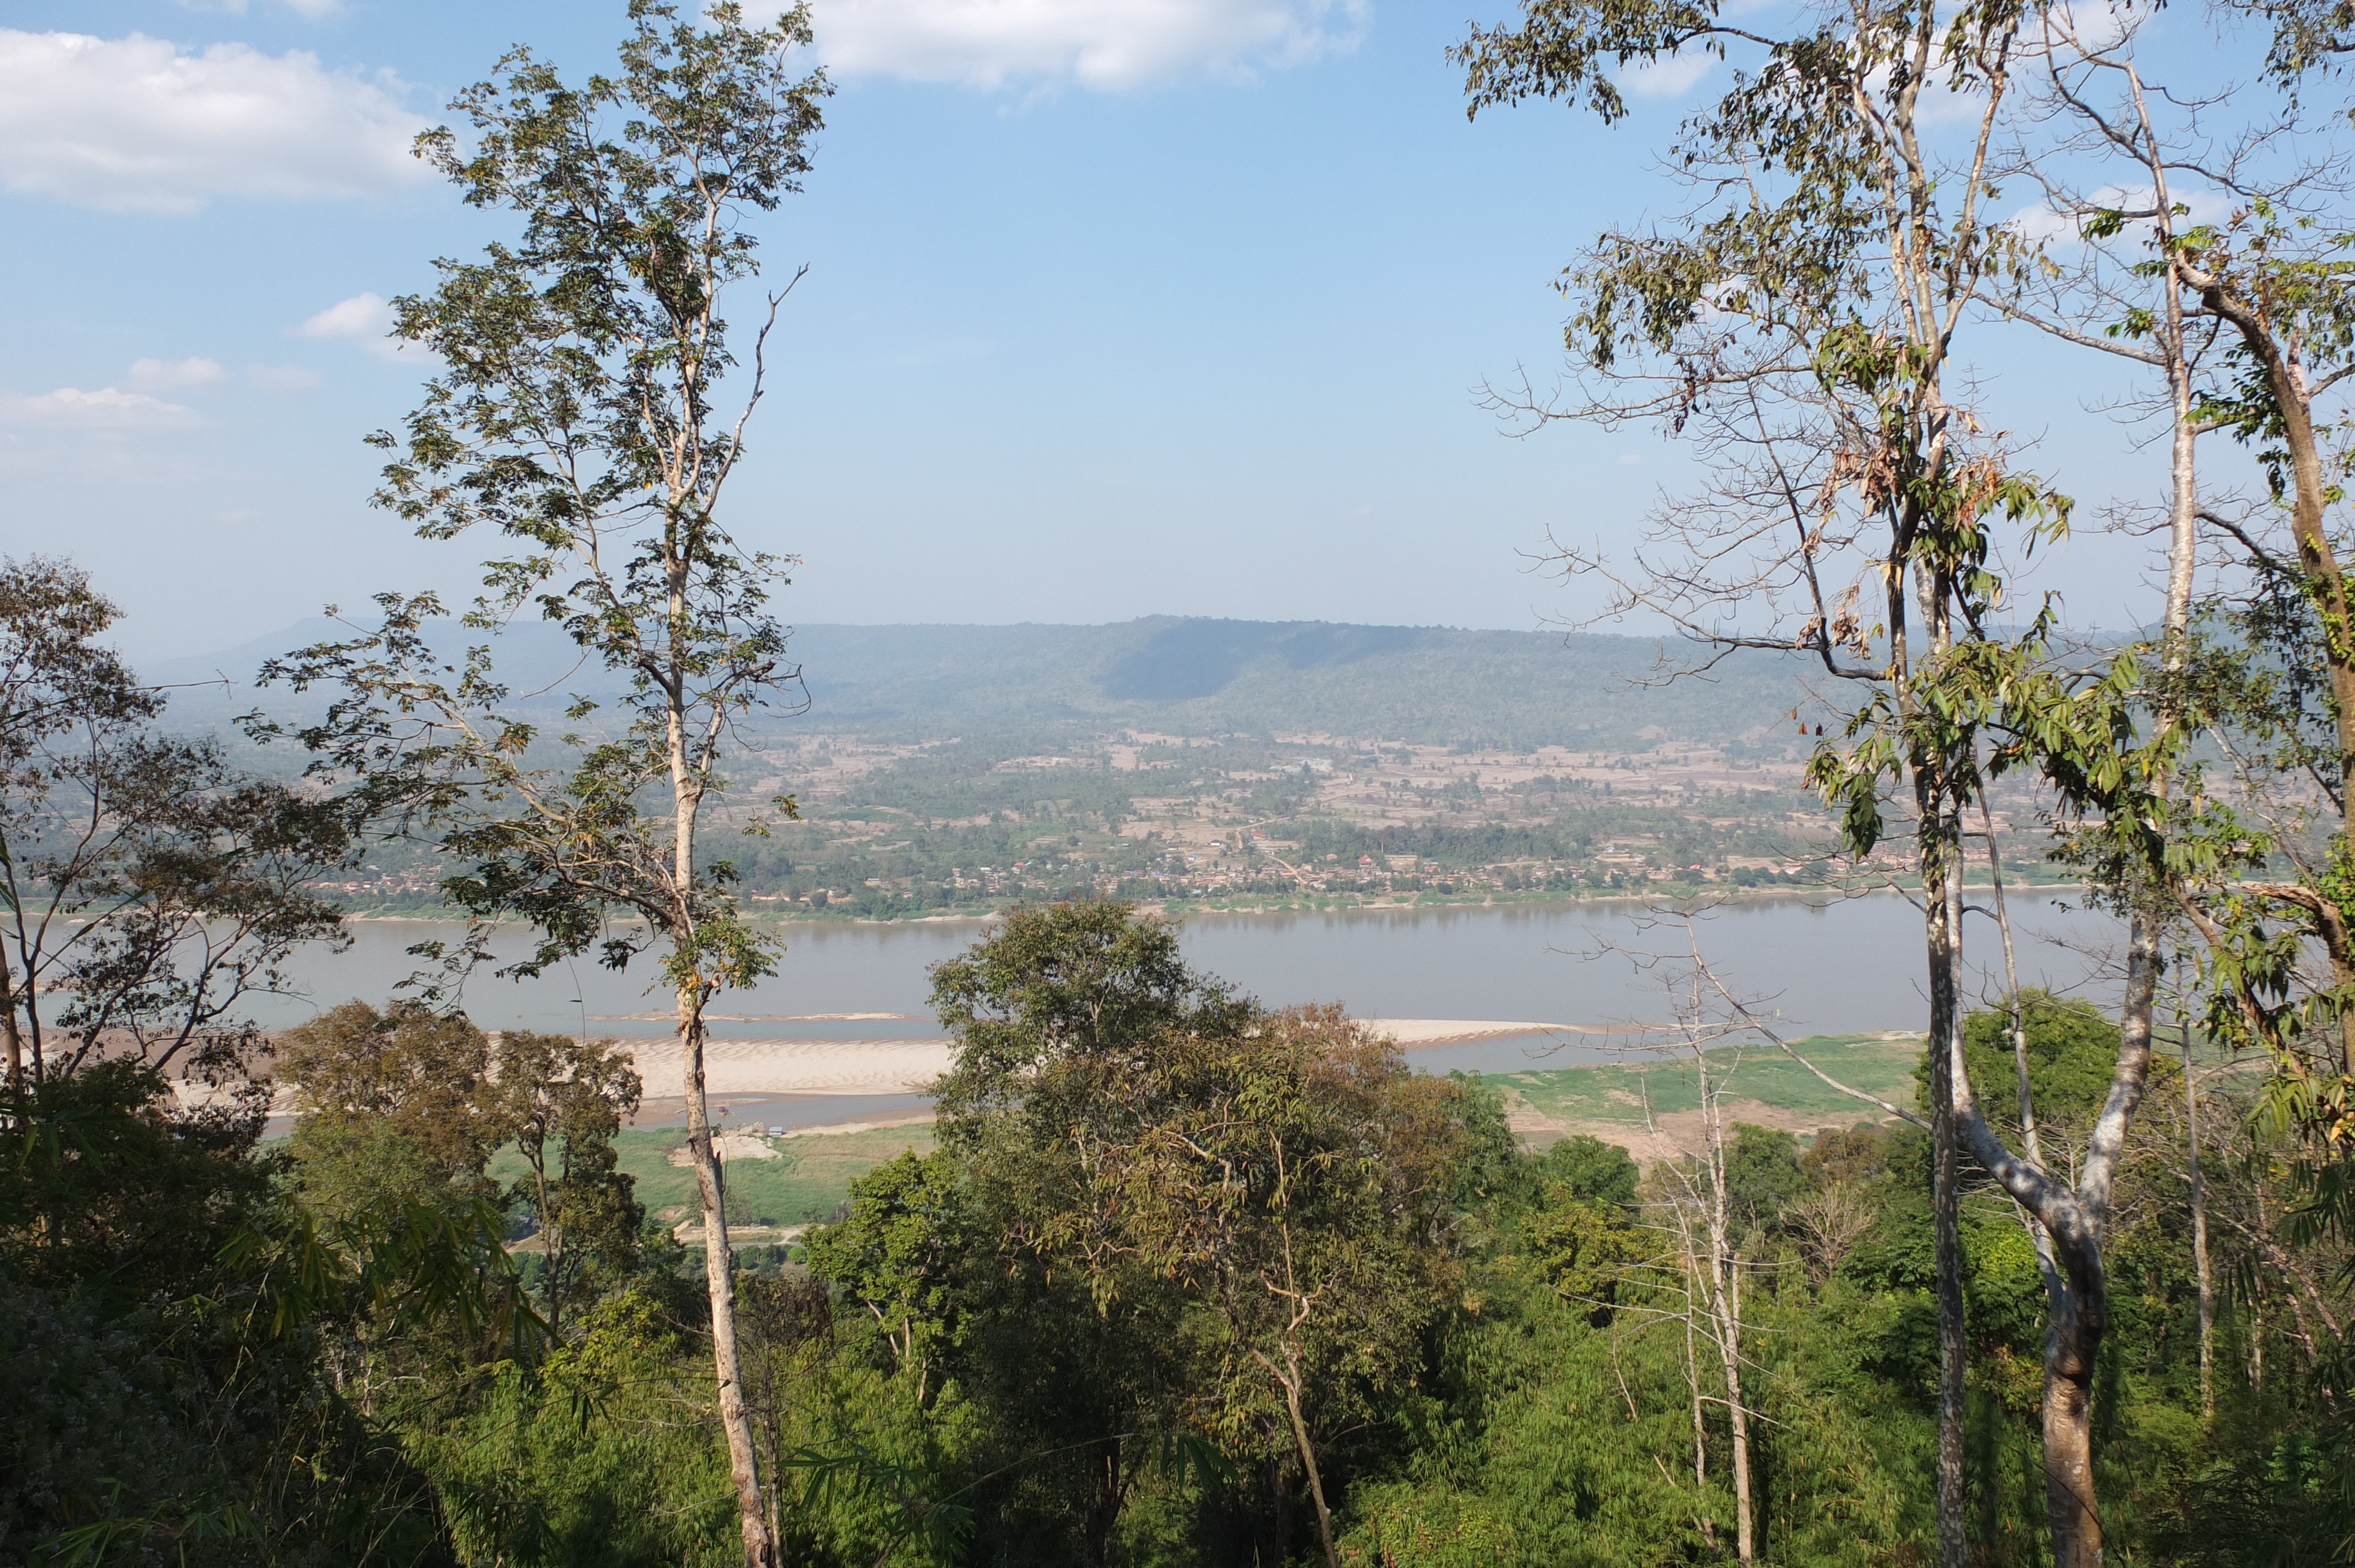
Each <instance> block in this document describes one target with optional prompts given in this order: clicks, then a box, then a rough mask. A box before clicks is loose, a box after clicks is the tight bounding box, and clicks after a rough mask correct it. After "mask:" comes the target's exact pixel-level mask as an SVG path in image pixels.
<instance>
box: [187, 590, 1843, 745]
mask: <svg viewBox="0 0 2355 1568" xmlns="http://www.w3.org/2000/svg"><path fill="white" fill-rule="evenodd" d="M327 631H328V628H327V626H326V623H325V622H312V623H306V624H304V625H300V626H294V627H290V628H288V629H287V630H285V631H283V632H280V633H277V634H274V635H273V636H271V637H266V638H261V639H258V640H256V641H253V642H250V643H248V644H246V645H244V646H243V647H240V648H236V649H231V650H228V651H225V652H219V653H214V654H208V655H205V656H203V657H199V658H194V659H181V660H172V661H166V662H160V663H156V664H154V665H152V666H150V667H149V669H148V670H147V671H146V672H145V673H146V674H147V677H148V678H149V679H151V680H155V681H164V682H176V683H185V682H193V681H200V680H203V679H205V678H207V677H208V676H210V675H212V674H213V673H216V672H218V673H223V674H226V675H228V676H229V678H230V679H231V680H232V681H233V682H244V681H250V678H251V673H252V672H253V671H254V670H256V669H258V668H259V667H260V665H261V662H263V661H264V660H265V659H267V658H269V657H271V656H272V655H273V654H277V653H282V652H286V651H287V650H288V649H290V648H292V647H293V646H296V645H297V644H299V643H301V642H304V641H310V640H313V639H315V638H317V637H320V636H323V635H325V634H326V633H327ZM451 641H452V644H453V648H454V647H455V646H456V645H457V644H458V643H459V641H460V638H459V637H458V636H456V635H454V634H453V637H452V639H451ZM501 641H502V642H503V643H505V644H506V646H505V647H503V648H502V649H501V651H500V656H499V666H500V668H501V670H502V671H503V672H504V673H506V675H507V677H508V679H509V681H510V683H511V684H513V685H514V686H515V687H516V688H517V689H518V690H534V689H539V688H543V687H544V688H547V689H548V690H549V692H550V693H551V698H550V700H554V699H555V698H557V697H560V696H561V695H562V694H565V693H568V692H576V691H586V692H587V694H591V695H595V694H598V692H597V688H598V686H599V685H601V684H603V683H604V682H601V681H599V680H597V679H594V678H592V674H591V672H587V671H578V672H576V671H574V670H572V668H571V666H572V664H573V659H572V650H571V648H570V644H569V643H567V642H566V641H564V639H563V638H562V637H561V636H560V635H559V634H558V633H557V632H555V631H554V630H552V629H550V628H547V627H542V626H537V625H534V626H527V627H522V628H518V629H517V630H515V631H512V632H509V633H507V634H506V635H505V636H504V637H503V638H502V639H501ZM793 651H794V657H796V658H797V659H798V660H800V662H801V664H802V667H803V670H804V672H805V681H806V683H807V687H808V693H809V711H808V713H807V714H806V715H804V717H802V718H801V719H800V720H798V721H797V722H796V726H795V727H804V728H808V729H813V730H815V731H818V732H821V733H843V732H852V731H856V732H865V733H875V734H888V735H894V736H903V737H906V738H921V737H931V736H942V735H948V734H960V733H971V732H975V731H987V730H996V729H1010V728H1022V729H1033V728H1039V727H1061V726H1072V727H1080V728H1086V729H1092V730H1108V729H1117V728H1134V729H1140V730H1152V731H1159V732H1163V733H1170V734H1181V735H1216V734H1223V733H1229V732H1237V731H1241V732H1247V733H1254V734H1268V733H1294V732H1322V733H1325V734H1330V735H1337V736H1357V737H1373V736H1379V737H1382V738H1389V739H1399V740H1411V741H1418V742H1423V743H1426V744H1453V743H1456V742H1479V743H1485V744H1494V745H1506V746H1517V747H1529V746H1540V745H1546V744H1561V745H1569V746H1576V747H1582V748H1585V747H1592V748H1596V749H1628V748H1640V747H1644V746H1645V745H1646V744H1648V743H1650V742H1653V741H1657V740H1678V741H1684V740H1692V741H1704V742H1713V743H1718V744H1726V743H1732V742H1735V741H1739V740H1741V739H1742V738H1743V737H1744V736H1759V735H1768V734H1772V735H1780V734H1782V733H1784V732H1783V729H1782V723H1781V720H1782V715H1784V714H1785V713H1786V712H1787V711H1788V710H1789V709H1790V708H1791V707H1792V706H1793V705H1794V704H1795V703H1797V702H1799V701H1800V700H1801V699H1802V697H1803V695H1804V694H1803V693H1802V691H1801V690H1800V684H1799V677H1800V675H1801V673H1802V670H1803V666H1802V665H1801V663H1800V662H1799V661H1797V660H1796V659H1795V658H1791V659H1778V658H1776V657H1774V655H1771V654H1745V655H1742V656H1739V657H1736V658H1733V659H1729V660H1727V661H1725V662H1722V663H1721V664H1720V665H1719V666H1718V667H1717V668H1716V669H1715V670H1713V671H1711V672H1710V673H1709V674H1708V675H1706V676H1696V677H1689V678H1684V679H1679V680H1677V681H1675V682H1672V683H1661V682H1660V681H1659V679H1658V677H1659V675H1660V673H1661V665H1662V660H1663V657H1664V656H1665V657H1668V658H1671V659H1674V658H1678V657H1679V656H1682V655H1685V654H1688V653H1689V652H1691V650H1689V649H1686V648H1681V647H1678V646H1675V645H1663V644H1662V643H1661V642H1659V641H1657V640H1654V639H1649V638H1639V637H1611V636H1599V635H1592V634H1586V633H1573V634H1571V635H1568V636H1565V635H1563V634H1561V633H1559V632H1550V631H1466V630H1455V629H1452V628H1446V627H1410V626H1353V625H1347V624H1339V623H1335V622H1329V621H1297V620H1295V621H1264V620H1203V619H1190V618H1181V617H1177V616H1149V617H1146V619H1144V620H1131V621H1124V622H1120V623H1117V624H1114V625H1110V626H1046V625H1030V624H1025V625H1019V626H827V625H819V626H805V627H802V628H800V629H798V630H796V631H795V633H794V641H793ZM262 700H263V701H264V702H265V704H267V705H271V706H272V707H276V706H278V705H280V704H281V702H282V701H283V699H282V698H281V699H280V700H279V701H271V700H270V698H269V697H268V696H267V695H266V694H265V695H264V697H263V699H262ZM252 701H253V697H252V695H251V694H249V693H246V692H242V691H240V692H237V693H235V694H227V695H224V694H219V693H218V690H216V691H214V692H210V693H208V692H207V691H206V690H205V689H203V688H191V689H189V691H188V692H187V694H186V695H185V696H184V697H182V698H181V699H179V700H178V701H177V702H176V707H177V708H178V710H179V711H180V712H182V713H184V714H194V713H196V712H198V711H201V710H205V709H208V708H210V707H213V706H222V707H224V708H226V707H227V705H229V704H230V703H232V702H234V703H238V704H240V705H251V703H252ZM240 711H241V709H240Z"/></svg>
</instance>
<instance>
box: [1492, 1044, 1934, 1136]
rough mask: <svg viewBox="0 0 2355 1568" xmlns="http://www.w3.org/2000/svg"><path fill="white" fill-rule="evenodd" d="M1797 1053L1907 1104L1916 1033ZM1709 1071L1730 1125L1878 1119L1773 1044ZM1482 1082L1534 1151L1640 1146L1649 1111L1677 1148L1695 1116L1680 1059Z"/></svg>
mask: <svg viewBox="0 0 2355 1568" xmlns="http://www.w3.org/2000/svg"><path fill="white" fill-rule="evenodd" d="M1793 1049H1795V1050H1796V1051H1798V1052H1800V1053H1801V1054H1804V1055H1806V1057H1807V1058H1808V1060H1810V1061H1812V1062H1814V1063H1815V1064H1816V1065H1817V1066H1819V1067H1821V1068H1822V1069H1823V1070H1824V1071H1825V1072H1827V1073H1829V1074H1830V1075H1832V1076H1834V1077H1836V1078H1838V1079H1839V1080H1840V1081H1841V1082H1842V1083H1845V1084H1849V1085H1851V1086H1854V1087H1856V1088H1859V1089H1862V1090H1864V1091H1866V1092H1867V1093H1869V1094H1875V1095H1878V1096H1880V1097H1881V1098H1882V1099H1885V1100H1888V1101H1889V1102H1891V1104H1893V1105H1901V1106H1907V1107H1910V1106H1912V1104H1913V1093H1914V1088H1913V1069H1914V1065H1915V1064H1916V1063H1917V1062H1919V1061H1920V1060H1921V1055H1922V1037H1921V1036H1920V1035H1918V1034H1894V1033H1892V1034H1828V1035H1817V1036H1815V1037H1813V1038H1811V1039H1807V1040H1802V1041H1795V1042H1793ZM1709 1063H1710V1075H1711V1076H1712V1078H1714V1079H1716V1080H1717V1083H1718V1086H1720V1087H1721V1089H1722V1090H1723V1091H1724V1093H1725V1094H1726V1095H1727V1097H1728V1100H1727V1101H1726V1102H1725V1113H1726V1115H1727V1116H1728V1117H1729V1118H1732V1119H1733V1120H1736V1121H1750V1122H1758V1123H1762V1124H1764V1125H1765V1126H1769V1127H1780V1128H1788V1129H1789V1130H1791V1131H1794V1132H1798V1133H1803V1134H1804V1133H1807V1132H1812V1131H1815V1130H1816V1129H1817V1128H1824V1127H1845V1126H1849V1125H1852V1124H1854V1123H1856V1122H1860V1121H1880V1120H1882V1119H1884V1118H1883V1116H1882V1113H1881V1111H1880V1110H1879V1109H1878V1108H1877V1107H1873V1106H1870V1105H1867V1104H1865V1103H1864V1102H1863V1101H1861V1100H1856V1099H1851V1098H1849V1097H1847V1096H1844V1095H1841V1094H1839V1093H1838V1092H1836V1091H1834V1090H1833V1089H1831V1088H1830V1087H1828V1086H1826V1085H1825V1083H1824V1082H1823V1081H1822V1080H1821V1079H1819V1078H1817V1077H1816V1076H1815V1075H1813V1074H1811V1073H1809V1072H1808V1071H1807V1070H1806V1068H1805V1067H1802V1066H1800V1065H1799V1064H1797V1063H1796V1062H1794V1061H1792V1060H1791V1059H1790V1058H1789V1057H1788V1056H1786V1055H1785V1054H1783V1053H1782V1052H1781V1051H1779V1050H1777V1049H1775V1048H1774V1046H1772V1045H1765V1044H1753V1045H1745V1046H1742V1047H1740V1048H1739V1049H1737V1048H1734V1047H1732V1046H1720V1047H1717V1048H1716V1049H1714V1050H1711V1051H1710V1053H1709ZM1485 1081H1486V1082H1487V1084H1489V1085H1490V1086H1493V1087H1496V1088H1500V1089H1502V1090H1504V1091H1505V1093H1506V1098H1507V1101H1508V1104H1509V1105H1510V1106H1511V1107H1513V1109H1514V1111H1515V1112H1516V1125H1517V1128H1518V1130H1520V1132H1521V1133H1522V1136H1523V1137H1524V1138H1526V1139H1528V1140H1529V1141H1530V1142H1533V1143H1543V1142H1547V1141H1550V1140H1551V1139H1553V1138H1558V1137H1561V1136H1565V1135H1567V1134H1571V1133H1593V1134H1594V1135H1595V1136H1597V1137H1602V1138H1605V1139H1610V1140H1612V1141H1625V1140H1626V1139H1638V1140H1641V1139H1645V1138H1646V1132H1645V1116H1646V1108H1647V1107H1648V1109H1649V1112H1650V1115H1651V1117H1652V1118H1653V1120H1654V1121H1656V1122H1657V1123H1659V1124H1661V1128H1662V1131H1663V1133H1664V1134H1665V1135H1667V1136H1668V1139H1669V1140H1670V1141H1671V1142H1675V1143H1678V1144H1679V1145H1680V1146H1682V1145H1685V1144H1686V1143H1687V1141H1688V1138H1689V1132H1690V1129H1691V1126H1692V1124H1693V1122H1694V1119H1695V1118H1697V1116H1698V1114H1699V1111H1700V1075H1699V1074H1698V1073H1696V1072H1695V1071H1694V1069H1693V1065H1692V1062H1691V1059H1690V1057H1689V1055H1686V1054H1681V1053H1677V1054H1631V1056H1630V1058H1629V1060H1627V1061H1626V1062H1624V1063H1612V1064H1608V1065H1601V1066H1593V1067H1564V1068H1558V1069H1554V1070H1552V1071H1542V1072H1519V1073H1491V1074H1488V1075H1486V1078H1485ZM1548 1123H1550V1124H1551V1125H1550V1126H1546V1125H1542V1124H1548ZM1630 1147H1631V1150H1632V1149H1633V1147H1634V1146H1633V1145H1632V1144H1631V1146H1630ZM1634 1151H1635V1152H1637V1153H1638V1154H1639V1156H1641V1154H1642V1151H1641V1150H1634Z"/></svg>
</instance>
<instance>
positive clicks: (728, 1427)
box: [678, 987, 777, 1568]
mask: <svg viewBox="0 0 2355 1568" xmlns="http://www.w3.org/2000/svg"><path fill="white" fill-rule="evenodd" d="M678 1012H679V1044H680V1049H681V1050H682V1052H683V1053H684V1054H685V1055H686V1058H687V1149H688V1150H689V1151H690V1152H691V1154H692V1156H693V1158H694V1160H695V1183H696V1186H697V1187H698V1189H699V1190H700V1192H701V1193H702V1197H703V1270H704V1282H705V1285H706V1287H707V1288H708V1289H709V1292H710V1298H711V1364H712V1370H713V1371H714V1372H715V1373H716V1374H717V1375H718V1378H719V1425H720V1429H721V1431H723V1432H724V1433H726V1434H727V1437H728V1474H729V1478H730V1480H732V1481H733V1482H734V1483H735V1486H736V1512H737V1518H738V1522H739V1523H740V1524H741V1526H742V1531H743V1536H744V1563H745V1568H776V1562H777V1548H776V1542H774V1541H773V1540H772V1539H771V1537H770V1534H769V1514H768V1510H767V1509H766V1508H765V1507H763V1506H762V1501H761V1471H760V1465H759V1462H758V1460H757V1459H756V1458H755V1457H754V1451H753V1446H752V1417H751V1413H750V1412H749V1411H748V1410H746V1409H745V1406H744V1370H743V1361H742V1359H741V1356H740V1355H739V1354H738V1352H737V1348H736V1271H735V1268H734V1266H733V1260H732V1258H731V1257H730V1253H729V1247H728V1213H727V1194H726V1189H725V1188H724V1186H723V1185H722V1183H721V1180H720V1171H719V1150H716V1149H714V1148H713V1147H712V1144H711V1117H710V1110H709V1104H708V1102H707V1101H706V1099H705V1097H704V1092H703V1009H702V1005H701V1001H700V999H699V998H698V997H697V996H696V995H695V993H694V992H693V991H690V990H688V989H687V988H684V987H682V988H681V989H680V991H679V993H678Z"/></svg>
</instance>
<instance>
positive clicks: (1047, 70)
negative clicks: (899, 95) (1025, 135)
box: [815, 0, 1368, 91]
mask: <svg viewBox="0 0 2355 1568" xmlns="http://www.w3.org/2000/svg"><path fill="white" fill-rule="evenodd" d="M1367 9H1368V7H1367V0H830V3H822V4H821V5H819V7H818V9H817V12H816V16H815V23H816V29H817V39H818V48H819V50H820V52H821V53H823V54H824V56H825V58H826V63H827V65H829V66H830V67H832V68H833V69H836V70H837V71H839V72H842V73H844V74H846V75H858V74H869V73H871V74H874V75H879V76H897V77H905V78H908V79H912V80H916V81H953V82H961V83H964V85H966V86H969V87H982V88H996V87H1002V86H1004V85H1005V84H1006V83H1007V82H1009V81H1026V82H1037V83H1042V84H1047V85H1053V84H1056V83H1060V82H1064V81H1072V82H1077V83H1078V84H1080V85H1081V86H1082V87H1089V88H1094V89H1096V90H1101V91H1114V90H1120V89H1123V88H1133V87H1141V86H1145V85H1146V84H1148V83H1151V82H1155V81H1161V80H1166V79H1170V78H1173V77H1185V76H1195V75H1203V74H1209V75H1229V76H1231V75H1241V74H1247V73H1248V72H1249V71H1251V70H1252V68H1254V67H1259V66H1276V67H1282V66H1290V65H1297V64H1300V63H1303V62H1305V61H1307V60H1311V59H1315V58H1317V57H1318V56H1320V55H1325V54H1329V53H1333V52H1336V51H1342V50H1348V49H1350V48H1355V47H1356V45H1357V42H1358V38H1359V34H1360V33H1361V32H1362V31H1363V29H1364V25H1365V20H1366V16H1367Z"/></svg>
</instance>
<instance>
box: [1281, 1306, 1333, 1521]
mask: <svg viewBox="0 0 2355 1568" xmlns="http://www.w3.org/2000/svg"><path fill="white" fill-rule="evenodd" d="M1284 1366H1285V1368H1286V1375H1284V1376H1283V1377H1279V1378H1278V1379H1277V1380H1276V1381H1277V1382H1278V1383H1282V1384H1283V1385H1284V1410H1285V1411H1286V1412H1287V1413H1288V1414H1290V1415H1291V1417H1292V1437H1293V1441H1294V1442H1295V1443H1297V1444H1299V1445H1300V1465H1301V1468H1303V1469H1305V1471H1307V1472H1308V1499H1309V1501H1311V1502H1313V1503H1314V1504H1316V1539H1317V1540H1318V1541H1319V1542H1322V1543H1323V1544H1324V1547H1325V1563H1326V1568H1341V1554H1340V1553H1339V1552H1337V1551H1335V1550H1334V1547H1333V1510H1331V1509H1329V1508H1327V1507H1326V1506H1325V1478H1323V1477H1322V1476H1320V1475H1318V1474H1317V1473H1316V1445H1315V1444H1314V1443H1311V1442H1310V1441H1309V1440H1308V1423H1307V1422H1306V1421H1305V1419H1303V1418H1302V1416H1301V1414H1300V1363H1299V1362H1298V1361H1295V1360H1294V1359H1293V1357H1292V1355H1291V1354H1290V1352H1288V1351H1287V1352H1286V1353H1285V1355H1284Z"/></svg>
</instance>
